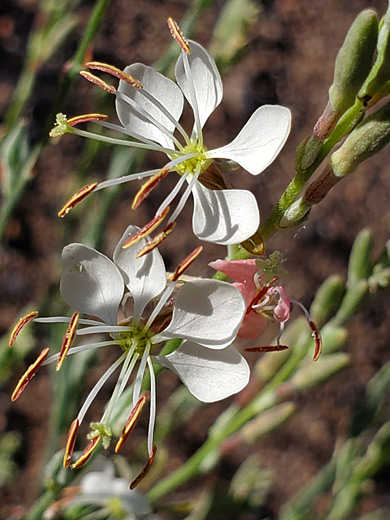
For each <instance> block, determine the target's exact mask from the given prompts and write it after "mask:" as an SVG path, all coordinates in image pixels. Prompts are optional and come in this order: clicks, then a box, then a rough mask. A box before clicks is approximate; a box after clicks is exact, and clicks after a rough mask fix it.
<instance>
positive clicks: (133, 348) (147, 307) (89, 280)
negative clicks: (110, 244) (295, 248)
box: [10, 19, 319, 495]
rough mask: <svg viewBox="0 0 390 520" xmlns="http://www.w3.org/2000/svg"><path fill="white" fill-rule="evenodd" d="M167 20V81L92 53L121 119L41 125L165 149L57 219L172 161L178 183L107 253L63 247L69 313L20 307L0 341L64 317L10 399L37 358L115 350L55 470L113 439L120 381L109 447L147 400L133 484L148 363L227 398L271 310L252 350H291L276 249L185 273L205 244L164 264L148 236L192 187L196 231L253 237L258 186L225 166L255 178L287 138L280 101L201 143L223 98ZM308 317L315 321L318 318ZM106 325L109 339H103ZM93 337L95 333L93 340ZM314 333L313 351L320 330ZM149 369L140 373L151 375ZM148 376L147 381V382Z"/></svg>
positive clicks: (214, 76) (241, 380)
mask: <svg viewBox="0 0 390 520" xmlns="http://www.w3.org/2000/svg"><path fill="white" fill-rule="evenodd" d="M168 25H169V28H170V30H171V33H172V35H173V37H174V39H175V40H176V41H177V43H178V44H179V45H180V48H181V53H180V56H179V58H178V61H177V63H176V67H175V76H176V83H175V82H173V81H172V80H171V79H169V78H167V77H165V76H163V75H162V74H160V73H159V72H157V71H156V70H154V69H153V68H151V67H148V66H146V65H143V64H141V63H136V64H132V65H129V66H128V67H126V68H125V70H124V71H121V70H119V69H117V68H116V67H113V66H111V65H107V64H105V63H101V62H96V61H94V62H90V63H88V64H87V67H88V69H89V70H88V71H84V72H82V75H83V76H84V77H85V78H86V79H87V80H89V81H91V82H92V83H95V84H96V85H98V86H100V87H102V88H104V89H105V90H106V91H107V92H109V93H111V94H113V95H115V97H116V111H117V115H118V119H119V121H120V124H119V125H118V124H113V123H109V122H107V121H106V119H107V116H105V115H102V114H86V115H82V116H78V117H74V118H71V119H67V118H66V116H64V115H63V114H59V115H58V116H57V123H56V126H55V127H54V129H53V130H52V132H51V136H52V137H56V136H60V135H62V134H64V133H74V134H77V135H81V136H83V137H90V138H93V139H99V140H102V141H106V142H108V143H115V144H121V145H124V146H130V147H135V148H143V149H148V150H155V151H160V152H163V153H164V154H166V156H167V157H168V161H167V162H165V164H164V165H163V167H162V168H161V169H158V170H152V171H146V172H142V173H132V174H130V175H126V176H124V177H121V178H117V179H112V180H107V181H103V182H100V183H92V184H89V185H87V186H85V187H84V188H81V189H80V190H79V191H78V192H77V193H76V194H75V195H74V196H73V197H72V198H71V199H70V200H69V201H68V202H67V203H66V204H65V205H64V207H63V208H62V209H61V211H60V213H59V215H60V216H64V215H65V214H66V213H67V212H68V211H69V210H70V209H71V208H73V207H74V206H75V205H76V204H77V203H78V202H80V201H81V200H82V199H83V198H85V197H86V196H87V195H88V194H89V193H91V192H92V191H98V190H100V189H103V188H106V187H109V186H114V185H118V184H122V183H124V182H127V181H132V180H136V179H145V178H149V179H148V180H147V181H146V183H145V184H144V185H143V186H142V187H141V188H140V190H139V191H138V193H137V194H136V196H135V198H134V202H133V208H134V209H135V208H137V207H138V206H139V205H140V204H141V203H142V201H143V200H145V198H146V197H147V196H148V195H149V194H150V192H151V191H152V190H153V189H154V188H155V187H156V186H157V185H158V183H159V182H160V181H161V180H162V179H163V178H164V177H165V176H166V175H167V174H168V173H169V172H176V173H177V174H178V176H179V177H178V182H177V184H176V186H175V187H174V188H173V190H172V191H171V193H170V194H169V195H168V196H167V197H166V199H165V200H164V201H163V202H162V203H161V205H160V207H159V208H158V209H157V211H156V214H155V217H154V218H153V219H152V221H151V222H149V223H147V224H146V225H145V226H144V227H143V228H141V229H140V228H137V227H135V226H132V225H130V226H128V227H127V229H126V231H125V232H124V234H123V236H122V238H121V239H120V241H119V243H118V245H117V246H116V248H115V251H114V253H113V260H110V259H109V258H108V257H107V256H105V255H104V254H102V253H100V252H98V251H96V250H95V249H93V248H91V247H87V246H85V245H83V244H78V243H73V244H70V245H67V246H66V247H65V248H64V249H63V252H62V275H61V284H60V290H61V295H62V297H63V299H64V300H65V302H66V303H67V304H69V305H70V306H71V307H72V308H73V309H74V310H75V312H74V314H73V315H72V317H70V318H69V317H67V316H54V317H39V316H38V313H37V312H35V311H34V312H32V313H30V314H28V315H27V316H24V317H23V318H21V320H20V321H19V323H18V324H17V325H16V327H15V328H14V330H13V332H12V335H11V341H10V345H11V346H12V344H13V342H14V341H15V339H16V337H17V335H18V334H19V332H20V330H21V329H22V328H23V327H24V326H25V325H26V324H27V323H29V322H30V321H35V322H39V323H65V324H67V328H66V332H65V335H64V339H63V343H62V346H61V349H60V351H59V352H58V353H56V354H53V355H51V356H50V357H49V349H48V348H45V349H44V350H42V352H41V353H40V355H39V356H38V358H37V360H36V361H35V362H34V363H33V364H32V365H31V366H30V367H29V368H28V369H27V371H26V372H25V373H24V375H23V376H22V377H21V378H20V380H19V382H18V384H17V386H16V388H15V391H14V392H13V394H12V400H16V399H18V398H19V396H20V395H21V394H22V392H23V391H24V389H25V388H26V386H27V384H28V383H29V382H30V380H31V379H32V377H33V376H34V375H35V373H36V372H37V370H38V368H39V367H40V366H41V365H46V364H49V363H53V362H56V363H57V370H60V369H61V367H62V365H63V363H64V362H65V360H66V357H67V356H69V355H74V354H77V353H79V352H82V351H85V350H91V349H101V348H105V347H110V348H115V349H116V350H117V352H118V356H117V358H116V360H115V361H114V363H113V364H112V365H111V366H110V367H109V368H108V369H107V370H106V371H105V372H104V373H103V374H102V375H101V376H100V378H99V380H98V381H97V382H96V384H95V385H94V387H93V388H92V390H91V391H90V393H89V395H88V396H87V398H86V400H85V402H84V404H83V405H82V407H81V409H80V411H79V413H78V415H77V417H76V418H75V420H74V421H73V422H72V424H71V426H70V429H69V433H68V439H67V443H66V449H65V454H64V459H63V462H64V466H65V467H68V466H71V467H72V468H77V467H80V466H82V465H83V464H85V463H86V462H87V461H88V460H89V458H90V457H91V455H92V453H93V452H94V451H95V450H96V448H97V447H98V446H99V445H100V444H102V445H103V447H105V448H106V447H108V445H109V444H110V442H111V439H112V437H113V433H112V426H113V417H114V416H115V412H116V411H117V410H118V408H119V404H120V399H121V396H123V394H124V392H125V389H126V388H127V387H128V386H130V388H131V395H132V405H131V410H129V413H128V414H127V416H128V419H127V421H125V420H123V424H122V432H121V434H120V435H119V438H118V440H117V443H116V447H115V451H116V452H119V451H120V450H121V449H122V446H123V444H124V442H125V441H126V439H127V438H128V437H129V435H130V433H131V432H132V430H133V429H134V427H135V425H136V422H137V419H138V417H139V416H140V413H141V411H142V409H143V407H144V405H145V403H146V402H147V401H148V400H149V427H148V439H147V449H148V460H147V463H146V465H145V467H144V468H143V470H142V471H141V472H140V473H139V475H138V476H137V477H136V478H135V479H134V480H133V482H132V483H131V485H130V487H131V489H133V488H134V487H136V486H137V484H138V483H139V482H140V481H141V480H142V479H143V478H144V477H145V475H146V474H147V472H148V470H149V468H150V466H151V464H152V462H153V460H154V457H155V453H156V447H155V445H154V441H153V438H154V425H155V418H156V381H155V372H154V365H160V366H162V367H165V368H168V369H170V370H171V371H173V372H174V373H175V374H176V375H177V376H178V377H179V378H180V379H181V381H182V382H183V384H184V385H185V386H186V387H187V389H188V390H189V392H190V393H191V394H192V395H193V396H195V397H196V398H197V399H198V400H200V401H202V402H206V403H210V402H214V401H218V400H221V399H224V398H226V397H229V396H231V395H233V394H235V393H237V392H239V391H240V390H242V389H243V388H244V387H245V386H246V385H247V383H248V380H249V367H248V364H247V362H246V360H245V359H244V357H243V356H242V355H241V354H240V353H239V352H238V350H237V348H236V346H237V344H235V343H234V342H235V340H236V337H237V336H238V337H241V338H252V339H253V338H254V339H257V338H258V336H259V335H260V334H261V333H262V332H263V330H264V328H265V324H266V318H272V319H273V320H276V321H277V322H279V324H280V334H279V335H278V338H277V344H276V346H274V347H262V348H259V347H255V349H257V350H267V349H270V350H272V349H273V350H280V349H282V348H287V347H284V346H282V345H280V343H279V339H280V335H281V333H282V331H283V326H284V323H285V322H286V321H287V320H288V319H289V315H290V300H289V298H288V296H287V294H286V292H285V290H284V289H283V287H281V286H276V285H275V282H276V280H277V277H276V276H274V272H273V267H274V264H277V262H275V261H274V260H275V259H273V260H272V257H271V259H270V260H260V259H254V258H253V259H251V260H240V261H230V262H228V261H223V260H217V261H215V262H212V263H211V264H210V265H211V266H212V267H214V268H215V269H217V270H219V271H221V272H223V273H225V274H226V275H227V276H228V277H230V278H232V279H234V280H236V282H234V283H229V282H226V281H219V280H216V279H200V278H199V279H188V278H185V279H184V278H183V277H182V275H183V273H184V272H185V271H186V269H187V268H188V267H189V266H190V265H191V264H192V262H193V261H194V260H195V258H196V257H197V256H198V255H199V253H200V252H201V250H202V248H201V247H199V248H197V249H195V250H194V251H193V252H192V253H191V254H190V255H188V256H187V257H186V258H185V259H184V260H183V261H182V262H181V263H180V264H179V266H178V268H177V269H176V271H175V272H174V273H173V274H171V275H170V274H169V273H167V272H166V270H165V266H164V262H163V259H162V257H161V255H160V252H159V251H158V249H157V246H158V245H159V244H160V243H161V242H162V240H164V239H165V238H166V237H167V236H168V234H169V233H170V232H171V231H172V230H173V228H174V226H175V224H176V220H177V217H178V216H179V214H180V213H181V211H182V210H183V207H184V205H185V203H186V201H187V199H188V197H189V196H190V194H192V196H193V199H194V213H193V222H192V225H193V231H194V233H195V235H196V236H197V237H198V238H199V239H201V240H204V241H208V242H213V243H216V244H224V245H233V244H239V243H242V242H245V241H248V240H249V239H251V237H253V236H254V235H255V234H256V232H257V230H258V227H259V220H260V217H259V210H258V207H257V202H256V199H255V197H254V195H253V194H252V193H250V192H249V191H246V190H238V189H232V188H231V185H230V182H228V181H227V180H226V178H225V174H226V172H227V171H228V170H229V169H235V168H238V167H239V166H241V167H243V168H244V169H246V170H247V171H248V172H249V173H251V174H252V175H258V174H259V173H260V172H262V171H263V170H264V169H265V168H266V167H267V166H268V165H269V164H270V163H271V162H272V161H273V160H274V159H275V157H276V156H277V154H278V153H279V151H280V150H281V148H282V147H283V145H284V143H285V141H286V139H287V136H288V133H289V130H290V121H291V116H290V111H289V110H288V109H287V108H284V107H281V106H268V105H267V106H262V107H260V108H258V109H257V110H256V111H255V112H254V114H253V115H252V116H251V117H250V118H249V120H248V122H247V123H246V124H245V126H244V127H243V129H242V130H241V132H240V133H239V134H238V135H237V137H236V138H235V139H233V141H232V142H231V143H230V144H228V145H226V146H222V147H219V148H216V149H214V150H209V149H208V148H207V147H206V145H205V143H204V139H203V127H204V125H205V123H206V121H207V119H208V118H209V116H210V114H211V113H212V112H213V111H214V109H215V108H216V107H217V106H218V105H219V104H220V102H221V99H222V81H221V78H220V75H219V72H218V69H217V67H216V65H215V63H214V60H213V59H212V58H211V56H210V55H209V54H208V53H207V51H206V50H205V49H204V48H203V47H202V46H201V45H199V44H198V43H196V42H194V41H187V40H185V39H184V37H183V35H182V34H181V33H180V31H179V29H178V27H177V25H176V23H175V22H173V20H171V19H169V20H168ZM91 70H95V71H96V70H97V71H100V72H104V73H108V74H110V75H111V76H114V77H116V78H118V79H119V86H118V88H115V87H113V86H111V85H109V84H107V83H106V82H104V81H103V80H102V79H100V78H99V77H98V76H96V75H94V74H92V73H91V72H90V71H91ZM184 99H186V100H187V102H188V103H189V105H190V106H191V108H192V110H193V114H194V125H193V128H192V129H191V132H190V133H187V132H186V131H185V130H184V129H183V127H182V126H181V124H180V122H179V120H180V116H181V113H182V110H183V106H184ZM89 121H95V122H96V123H98V124H100V125H102V126H103V127H105V128H107V129H109V130H111V131H117V132H119V133H122V134H124V135H125V136H126V137H130V138H131V140H128V139H117V138H113V137H109V136H102V135H101V134H94V133H90V132H88V131H85V130H81V129H79V128H78V126H77V125H79V124H81V123H85V122H89ZM182 188H183V193H182V194H181V196H180V198H179V201H178V203H177V205H176V207H175V209H174V211H173V212H172V213H171V215H170V217H169V218H168V221H167V224H166V225H165V227H164V229H163V231H162V232H160V233H159V234H158V235H157V236H155V237H154V238H151V237H150V235H151V233H152V232H153V231H154V230H155V229H156V228H157V227H158V226H160V224H161V223H162V222H163V221H164V219H165V218H166V217H167V215H168V213H169V212H170V206H171V204H172V202H173V200H174V199H175V198H176V197H177V196H178V194H179V192H180V191H181V190H182ZM270 273H271V274H270ZM83 315H84V316H83ZM310 323H311V322H310ZM311 326H312V325H311ZM312 328H313V330H314V331H316V329H315V328H314V326H312ZM102 334H105V335H107V338H106V339H104V340H103V339H102V338H101V335H102ZM91 337H92V338H93V339H91V340H89V338H91ZM76 338H77V339H78V340H82V341H81V342H80V344H79V345H77V344H74V343H75V340H76ZM316 342H317V350H319V346H318V345H319V339H318V337H316ZM166 343H169V349H166V348H165V347H164V346H165V344H166ZM247 350H251V349H250V348H249V349H247ZM252 350H253V349H252ZM114 372H119V373H118V375H117V379H116V383H115V386H114V390H113V393H112V395H111V398H110V400H109V402H108V403H107V406H106V408H105V410H104V412H103V415H102V417H101V418H100V420H99V421H95V422H92V423H91V424H90V433H89V434H88V439H89V444H88V445H87V447H86V448H85V450H84V451H83V452H82V453H81V455H80V456H79V457H78V458H77V460H75V461H74V462H73V463H72V455H73V451H74V447H75V442H76V437H77V434H78V431H79V428H80V425H81V424H82V422H83V421H84V419H85V417H86V416H87V413H88V410H89V408H90V406H91V403H92V402H93V400H94V399H95V397H96V396H97V395H98V393H99V391H100V390H101V388H102V387H103V386H104V384H105V383H106V382H107V381H108V380H109V379H110V378H111V376H112V375H113V374H114ZM145 374H148V377H147V378H145ZM146 381H148V382H149V388H148V390H147V391H144V387H145V385H146ZM90 479H91V481H92V482H93V481H94V479H95V476H93V475H91V476H90ZM110 485H111V484H110ZM86 487H87V488H88V485H86ZM89 487H90V486H89ZM87 495H88V493H87Z"/></svg>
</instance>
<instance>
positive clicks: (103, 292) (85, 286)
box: [60, 244, 124, 325]
mask: <svg viewBox="0 0 390 520" xmlns="http://www.w3.org/2000/svg"><path fill="white" fill-rule="evenodd" d="M60 289H61V294H62V297H63V298H64V300H65V301H66V303H68V304H69V305H70V306H71V307H74V308H75V309H76V310H78V311H79V312H83V313H85V314H91V315H92V316H98V317H99V318H101V319H102V320H103V321H104V323H108V324H110V325H114V324H116V322H117V312H118V307H119V304H120V302H121V300H122V296H123V291H124V284H123V278H122V275H121V274H120V272H119V270H118V268H117V267H116V266H115V265H114V264H113V262H111V260H110V259H109V258H107V257H106V256H105V255H103V254H102V253H99V252H98V251H96V250H95V249H93V248H92V247H87V246H84V245H83V244H69V245H68V246H66V247H64V249H63V251H62V275H61V285H60Z"/></svg>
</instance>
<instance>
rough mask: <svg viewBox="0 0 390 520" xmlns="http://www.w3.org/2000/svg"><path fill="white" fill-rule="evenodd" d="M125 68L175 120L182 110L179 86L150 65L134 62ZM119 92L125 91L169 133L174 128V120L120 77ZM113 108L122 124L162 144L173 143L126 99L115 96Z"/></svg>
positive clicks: (170, 145) (168, 144)
mask: <svg viewBox="0 0 390 520" xmlns="http://www.w3.org/2000/svg"><path fill="white" fill-rule="evenodd" d="M124 72H126V73H127V74H130V75H131V76H133V77H134V78H135V79H137V80H139V81H140V82H141V83H142V86H143V88H144V89H145V90H146V91H148V92H150V94H152V95H153V97H155V98H157V100H158V101H159V102H160V103H161V104H162V105H163V106H164V107H165V108H166V110H167V111H168V112H169V113H170V114H172V116H173V117H174V119H175V120H176V121H178V120H179V118H180V116H181V113H182V110H183V102H184V101H183V95H182V93H181V91H180V89H179V87H178V86H177V85H176V83H174V82H173V81H172V80H170V79H169V78H167V77H166V76H164V75H163V74H160V72H157V71H156V70H154V69H153V68H152V67H147V66H146V65H144V64H142V63H134V64H133V65H129V66H128V67H126V68H125V69H124ZM118 90H119V92H121V93H122V94H125V95H126V96H128V97H129V98H131V99H133V100H134V101H136V102H137V103H138V104H139V105H140V106H141V107H142V108H144V109H145V110H146V111H147V112H148V114H150V115H152V116H153V117H154V118H155V119H157V121H158V122H159V123H161V124H162V125H163V126H164V127H165V128H166V129H167V130H169V132H170V133H173V131H174V128H175V127H174V124H173V123H172V121H170V120H169V119H168V118H167V116H166V115H164V114H163V112H162V111H161V110H160V109H159V108H158V107H157V106H156V105H154V104H153V103H151V102H150V101H149V100H148V99H146V98H145V97H144V96H143V95H142V93H141V92H140V90H141V89H136V88H134V87H132V86H131V85H129V84H128V83H126V82H125V81H123V80H121V81H120V82H119V89H118ZM116 110H117V114H118V118H119V120H120V122H121V123H122V125H123V126H125V127H128V128H129V130H132V131H134V132H137V133H138V134H140V135H142V136H143V137H146V138H147V139H151V140H152V141H156V142H158V143H160V144H161V145H162V146H169V147H172V140H171V139H169V137H168V136H167V135H166V134H164V133H163V132H162V131H161V130H160V129H159V128H157V127H156V126H155V125H154V124H153V123H152V122H150V121H148V120H147V119H145V117H143V116H141V115H140V114H139V113H138V112H136V111H135V110H134V108H132V107H131V106H130V105H129V104H128V103H126V102H124V101H123V100H121V99H119V98H117V99H116Z"/></svg>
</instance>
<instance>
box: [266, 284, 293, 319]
mask: <svg viewBox="0 0 390 520" xmlns="http://www.w3.org/2000/svg"><path fill="white" fill-rule="evenodd" d="M268 292H269V293H271V294H272V295H274V294H275V293H277V294H278V295H279V301H278V304H277V305H276V307H275V308H274V318H275V320H277V321H279V323H284V322H285V321H287V320H288V319H289V318H290V298H289V297H288V296H287V293H286V291H285V290H284V289H283V287H272V288H271V289H270V290H269V291H268Z"/></svg>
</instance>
